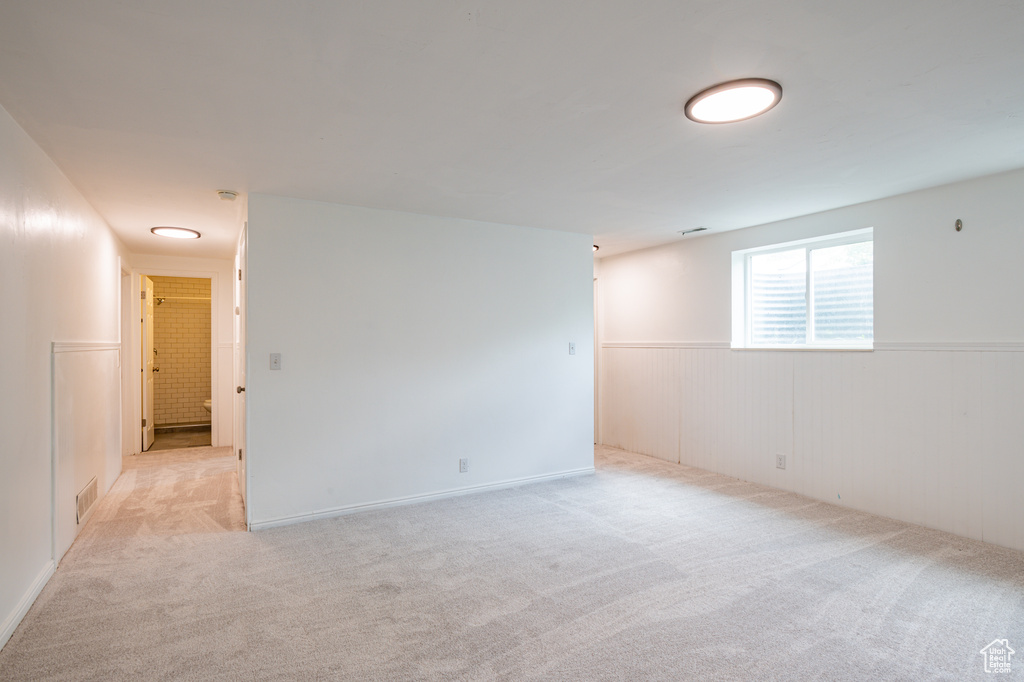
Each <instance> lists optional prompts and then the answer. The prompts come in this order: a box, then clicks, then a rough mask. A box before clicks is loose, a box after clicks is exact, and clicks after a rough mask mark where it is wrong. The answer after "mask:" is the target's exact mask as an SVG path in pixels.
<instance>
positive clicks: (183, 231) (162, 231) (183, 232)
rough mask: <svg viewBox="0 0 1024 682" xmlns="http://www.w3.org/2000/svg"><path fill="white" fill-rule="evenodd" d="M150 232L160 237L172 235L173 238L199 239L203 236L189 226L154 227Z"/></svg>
mask: <svg viewBox="0 0 1024 682" xmlns="http://www.w3.org/2000/svg"><path fill="white" fill-rule="evenodd" d="M150 232H152V233H153V234H155V235H157V236H158V237H170V238H171V239H199V237H201V236H202V235H201V234H199V233H198V232H196V231H195V230H190V229H188V228H187V227H154V228H153V229H151V230H150Z"/></svg>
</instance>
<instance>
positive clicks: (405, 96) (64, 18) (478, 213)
mask: <svg viewBox="0 0 1024 682" xmlns="http://www.w3.org/2000/svg"><path fill="white" fill-rule="evenodd" d="M1022 73H1024V2H1021V1H1020V0H1007V1H1000V0H973V1H970V2H965V1H957V0H900V1H899V2H893V1H892V0H860V1H859V2H844V3H839V2H821V1H820V0H796V1H790V2H770V1H766V0H714V1H710V2H705V1H692V0H691V1H683V0H664V1H662V0H643V1H636V0H621V1H617V2H612V1H609V0H578V1H577V0H573V1H557V0H494V1H491V2H485V1H482V0H473V1H467V0H435V1H433V2H415V1H412V0H410V1H406V2H399V1H397V0H373V1H371V2H355V1H352V0H347V1H345V2H338V1H337V0H305V1H300V0H293V1H291V2H280V1H278V0H181V1H175V2H168V0H156V1H150V0H128V1H114V0H91V1H90V2H81V3H68V2H66V1H63V0H4V2H3V3H2V5H0V104H2V105H3V106H4V107H5V108H6V109H7V110H8V111H9V112H10V113H11V114H12V115H13V116H14V118H15V119H16V120H17V121H18V122H19V123H20V124H21V125H22V127H24V128H25V130H26V131H28V133H29V134H30V135H31V136H32V137H33V138H34V139H35V140H36V141H37V142H38V143H39V144H40V145H41V146H42V147H43V149H45V150H46V152H47V153H48V154H50V156H51V157H52V158H53V159H54V160H55V161H56V162H57V164H58V165H59V166H60V167H61V168H62V169H63V170H64V172H65V173H66V174H67V175H68V176H69V177H70V179H71V180H72V182H74V184H75V185H76V186H77V187H78V188H79V189H80V190H81V191H82V192H83V193H84V194H85V196H86V198H87V199H88V200H89V201H90V202H92V204H93V205H94V206H95V207H96V209H97V210H98V211H99V212H100V213H101V214H102V215H103V216H104V217H105V218H106V219H107V221H108V222H109V223H110V225H111V226H112V227H113V228H114V230H115V231H116V232H117V233H118V234H119V235H120V236H121V237H122V239H123V240H124V241H125V243H126V244H127V245H128V246H129V248H131V249H132V250H133V251H136V252H139V253H168V254H180V255H183V254H191V255H199V256H212V257H229V256H230V255H231V254H232V253H233V252H234V242H235V236H236V235H235V231H236V229H237V225H238V220H239V217H240V215H241V211H242V210H243V209H242V206H243V201H242V200H240V201H238V202H235V203H234V204H230V203H227V202H222V201H220V200H219V199H217V196H216V194H215V190H218V189H234V190H238V191H240V192H242V193H245V192H267V193H271V194H279V195H285V196H292V197H299V198H304V199H316V200H322V201H331V202H338V203H346V204H355V205H360V206H371V207H380V208H392V209H397V210H403V211H413V212H418V213H428V214H435V215H444V216H454V217H461V218H472V219H476V220H487V221H494V222H502V223H512V224H516V225H527V226H533V227H540V228H551V229H561V230H571V231H574V232H582V233H587V234H593V235H595V240H596V242H597V243H598V244H600V245H601V246H602V250H601V255H609V254H613V253H618V252H621V251H626V250H631V249H635V248H641V247H644V246H650V245H654V244H659V243H664V242H667V241H672V240H675V239H679V238H680V237H679V236H678V235H677V234H676V232H677V231H678V230H682V229H689V228H693V227H697V226H707V227H708V228H710V229H711V230H726V229H734V228H739V227H745V226H749V225H755V224H759V223H764V222H769V221H773V220H778V219H782V218H786V217H791V216H794V215H801V214H806V213H811V212H815V211H820V210H824V209H828V208H834V207H837V206H842V205H847V204H851V203H856V202H860V201H866V200H870V199H874V198H878V197H882V196H888V195H892V194H898V193H901V192H905V191H909V190H913V189H917V188H921V187H927V186H932V185H937V184H941V183H945V182H951V181H955V180H959V179H964V178H968V177H975V176H979V175H984V174H988V173H993V172H998V171H1002V170H1008V169H1012V168H1019V167H1022V166H1024V87H1021V74H1022ZM750 76H754V77H764V78H771V79H774V80H777V81H779V82H780V83H781V84H782V86H783V88H784V91H785V94H784V96H783V100H782V103H781V104H780V105H779V106H778V107H776V108H775V109H773V110H772V111H770V112H769V113H768V114H766V115H765V116H763V117H760V118H757V119H753V120H750V121H746V122H742V123H738V124H733V125H722V126H701V125H699V124H695V123H692V122H690V121H688V120H687V119H686V118H684V117H683V115H682V108H683V104H684V103H685V102H686V100H687V99H688V98H689V97H690V96H691V95H692V94H694V93H695V92H697V91H698V90H700V89H702V88H704V87H707V86H709V85H712V84H714V83H717V82H720V81H723V80H728V79H732V78H739V77H750ZM243 199H244V197H243ZM154 225H180V226H185V227H191V228H195V229H198V230H200V231H202V232H203V235H204V236H203V239H201V240H199V241H198V242H188V243H181V242H172V241H171V240H162V239H159V238H156V237H153V236H151V235H150V234H149V228H150V227H152V226H154ZM688 238H691V239H692V238H693V237H688Z"/></svg>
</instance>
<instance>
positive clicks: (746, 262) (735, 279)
mask: <svg viewBox="0 0 1024 682" xmlns="http://www.w3.org/2000/svg"><path fill="white" fill-rule="evenodd" d="M862 242H872V243H874V228H872V227H866V228H863V229H860V230H850V231H849V232H839V233H836V234H830V235H824V236H822V237H812V238H810V239H798V240H796V241H791V242H784V243H780V244H769V245H767V246H759V247H755V248H751V249H742V250H740V251H733V252H732V348H736V349H744V348H751V349H763V350H872V349H873V348H874V330H872V340H871V341H868V342H863V343H858V342H856V341H835V342H831V343H829V342H820V341H819V342H816V343H807V342H805V343H802V344H786V345H781V344H780V345H768V346H766V345H754V344H753V343H751V340H750V332H751V324H750V317H751V310H750V299H751V293H750V287H751V280H750V259H751V257H752V256H762V255H765V254H770V253H778V252H780V251H793V250H795V249H800V248H802V249H804V257H805V258H806V259H807V275H806V276H807V281H806V283H805V285H804V286H805V288H804V291H805V292H807V328H806V329H807V332H806V334H807V335H806V337H805V339H812V338H814V297H813V296H811V292H812V288H811V287H812V284H813V282H812V281H811V278H812V272H811V251H813V250H816V249H823V248H828V247H830V246H844V245H846V244H860V243H862ZM873 280H874V273H873V272H872V296H871V298H872V300H871V308H872V317H874V315H873V311H874V305H875V302H874V286H873V284H874V282H873Z"/></svg>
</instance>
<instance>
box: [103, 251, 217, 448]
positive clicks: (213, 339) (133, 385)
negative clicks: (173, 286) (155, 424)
mask: <svg viewBox="0 0 1024 682" xmlns="http://www.w3.org/2000/svg"><path fill="white" fill-rule="evenodd" d="M142 275H149V276H156V277H193V278H202V279H209V280H210V399H211V412H210V436H211V443H212V444H213V445H214V446H216V445H218V444H220V443H221V442H222V438H221V437H222V436H223V435H224V434H221V433H220V432H219V425H218V423H217V422H218V421H219V420H218V416H219V415H220V414H221V411H222V410H225V409H226V410H228V414H231V410H232V405H231V404H230V402H229V404H228V405H222V404H221V402H222V401H221V400H220V399H219V398H218V393H219V390H220V389H221V388H222V387H221V386H220V382H219V381H218V380H219V372H218V365H219V358H218V355H219V353H218V349H219V348H220V339H219V329H218V327H219V326H220V325H219V323H218V320H217V311H218V310H219V309H220V306H221V296H223V295H224V292H223V291H221V288H222V286H221V284H220V282H219V279H220V273H218V272H217V271H215V270H189V269H186V268H151V267H137V266H133V267H132V270H131V278H132V291H131V307H132V310H131V317H130V319H131V320H133V323H132V324H130V325H129V326H128V333H129V335H130V337H131V338H129V339H128V343H127V347H128V348H131V349H132V351H131V352H130V353H128V356H127V358H126V360H127V361H126V362H125V363H124V365H125V366H126V367H127V371H128V372H129V375H130V376H133V377H136V379H138V377H139V376H141V374H142V353H141V352H140V349H141V348H142V325H141V324H140V323H136V322H134V320H141V319H142V299H141V296H142V290H141V283H140V279H141V276H142ZM122 345H124V341H123V340H122ZM128 389H129V391H130V393H129V395H127V396H125V397H124V398H123V400H122V407H123V409H122V418H124V419H129V420H131V422H130V423H131V424H133V425H134V426H133V428H132V433H134V434H135V444H134V445H133V446H132V448H131V450H132V452H131V454H133V455H136V454H139V452H140V451H141V447H140V445H141V443H142V438H141V429H142V382H141V381H138V380H133V381H129V382H128ZM227 440H228V441H231V435H230V434H229V435H228V436H227Z"/></svg>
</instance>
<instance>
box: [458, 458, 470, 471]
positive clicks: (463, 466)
mask: <svg viewBox="0 0 1024 682" xmlns="http://www.w3.org/2000/svg"><path fill="white" fill-rule="evenodd" d="M467 471H469V459H467V458H466V457H463V458H462V459H460V460H459V473H460V474H464V473H466V472H467Z"/></svg>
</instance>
